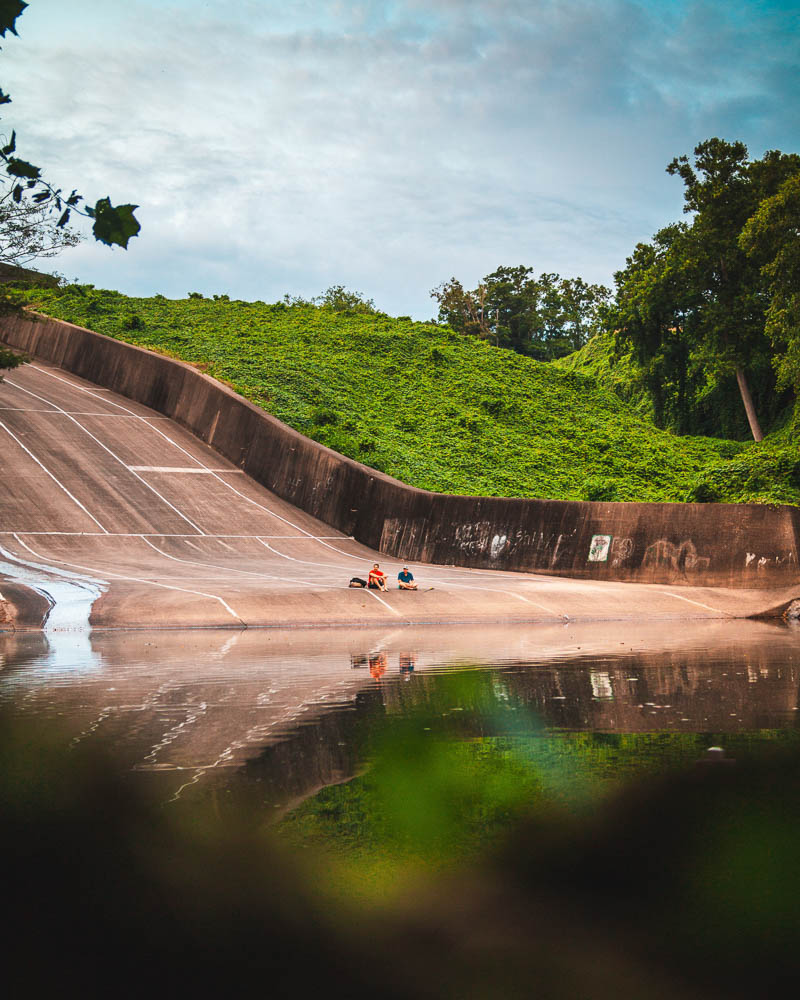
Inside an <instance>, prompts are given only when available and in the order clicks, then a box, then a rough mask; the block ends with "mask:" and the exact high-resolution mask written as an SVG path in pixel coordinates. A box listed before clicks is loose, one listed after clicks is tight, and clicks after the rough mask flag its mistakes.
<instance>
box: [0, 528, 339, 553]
mask: <svg viewBox="0 0 800 1000" xmlns="http://www.w3.org/2000/svg"><path fill="white" fill-rule="evenodd" d="M0 535H26V536H27V535H56V536H63V537H65V538H73V537H74V538H83V537H88V538H102V537H105V536H106V535H107V536H108V537H109V538H197V535H188V534H186V533H183V534H180V533H175V532H172V533H170V532H160V531H103V532H99V531H20V530H16V531H13V530H11V531H0ZM202 537H203V538H245V539H248V540H251V541H252V539H260V538H280V539H283V540H284V541H293V542H309V541H312V542H316V541H318V540H319V539H320V538H332V539H339V538H341V537H342V536H341V535H311V536H309V537H308V538H305V537H303V536H302V535H203V536H202ZM231 551H235V549H232V550H231Z"/></svg>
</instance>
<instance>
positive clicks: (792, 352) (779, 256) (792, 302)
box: [739, 172, 800, 392]
mask: <svg viewBox="0 0 800 1000" xmlns="http://www.w3.org/2000/svg"><path fill="white" fill-rule="evenodd" d="M739 244H740V246H741V247H742V249H743V250H744V251H745V252H746V253H747V254H748V255H749V256H751V257H753V258H755V260H757V261H758V262H760V264H761V274H762V276H763V278H764V279H765V281H766V282H767V287H768V289H769V305H768V307H767V314H766V319H767V324H766V332H767V335H768V336H769V338H770V341H771V342H772V347H773V349H774V351H775V369H776V372H777V375H778V385H779V387H781V388H785V387H787V386H791V387H793V388H794V390H795V392H797V391H798V390H800V172H798V173H796V174H794V175H793V176H792V177H790V178H789V179H788V180H787V181H785V182H784V183H783V184H782V185H781V187H780V188H779V190H778V191H777V193H776V194H774V195H773V196H772V197H771V198H767V199H765V200H764V201H762V202H761V204H760V205H759V207H758V210H757V211H756V212H755V214H754V215H753V216H752V218H751V219H750V220H749V221H748V222H747V224H746V225H745V227H744V229H743V230H742V233H741V235H740V237H739Z"/></svg>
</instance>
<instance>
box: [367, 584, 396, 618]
mask: <svg viewBox="0 0 800 1000" xmlns="http://www.w3.org/2000/svg"><path fill="white" fill-rule="evenodd" d="M366 592H367V593H368V594H369V596H370V597H374V598H375V600H376V601H380V602H381V604H382V605H383V606H384V607H385V608H388V609H389V610H390V611H391V612H392V614H393V615H397V617H398V618H402V617H403V616H402V615H401V614H400V612H399V611H396V610H395V609H394V608H393V607H392V606H391V604H389V603H388V602H387V601H384V599H383V598H382V597H378V595H377V594H376V593H375V591H374V590H367V591H366Z"/></svg>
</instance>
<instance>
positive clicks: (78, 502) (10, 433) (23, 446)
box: [0, 420, 108, 535]
mask: <svg viewBox="0 0 800 1000" xmlns="http://www.w3.org/2000/svg"><path fill="white" fill-rule="evenodd" d="M0 427H2V428H3V430H4V431H5V432H6V433H7V434H9V435H10V436H11V437H12V438H13V439H14V440H15V441H16V442H17V444H18V445H19V446H20V448H22V450H23V451H25V452H27V454H28V455H30V457H31V458H32V459H33V460H34V462H36V464H37V465H38V466H39V468H40V469H42V470H43V471H44V472H46V473H47V475H48V476H49V477H50V478H51V479H52V480H53V482H54V483H55V484H56V486H58V487H59V489H61V490H63V491H64V492H65V493H66V494H67V496H68V497H69V498H70V500H72V501H73V503H76V504H77V505H78V506H79V507H80V509H81V510H82V511H83V512H84V514H86V516H87V517H89V518H91V520H92V521H94V523H95V524H96V525H97V527H98V528H99V529H100V530H101V531H102V532H103V534H104V535H107V534H108V531H106V529H105V528H104V527H103V525H102V524H101V523H100V522H99V521H98V520H97V518H96V517H95V516H94V514H90V513H89V511H88V510H87V509H86V508H85V507H84V506H83V504H82V503H81V502H80V500H79V499H78V498H77V497H76V496H73V495H72V493H70V491H69V490H68V489H67V487H66V486H65V485H64V484H63V483H62V482H61V481H60V480H59V479H56V477H55V476H54V475H53V473H52V472H51V471H50V470H49V469H48V468H47V467H46V466H45V465H44V464H43V463H42V462H40V461H39V459H38V458H37V457H36V456H35V455H34V454H33V452H32V451H31V450H30V448H28V447H26V446H25V445H24V444H23V443H22V441H20V439H19V438H18V437H17V435H16V434H15V433H14V432H13V431H12V430H11V429H10V428H9V427H6V425H5V424H4V423H3V422H2V420H0Z"/></svg>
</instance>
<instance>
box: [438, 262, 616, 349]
mask: <svg viewBox="0 0 800 1000" xmlns="http://www.w3.org/2000/svg"><path fill="white" fill-rule="evenodd" d="M608 295H609V293H608V289H606V288H604V287H603V286H602V285H590V284H587V283H586V282H585V281H583V280H582V279H581V278H561V277H560V276H559V275H558V274H547V273H543V274H541V275H540V276H539V277H538V278H537V277H535V274H534V271H533V268H531V267H525V266H524V265H521V264H520V265H517V266H515V267H498V268H497V269H496V270H495V271H493V272H492V273H491V274H488V275H486V277H485V278H484V279H483V281H481V283H480V284H479V285H478V286H477V288H475V289H472V290H467V289H465V288H464V286H463V285H462V284H461V282H460V281H459V280H458V279H457V278H451V279H450V281H446V282H443V283H442V284H441V285H439V286H437V287H436V288H434V289H433V290H432V291H431V297H432V298H434V299H436V301H437V302H438V303H439V321H440V322H443V323H448V324H449V325H450V326H451V327H452V328H453V329H454V330H456V331H458V332H459V333H463V334H465V335H468V336H474V337H478V338H480V339H482V340H488V341H490V342H491V343H493V344H495V345H496V346H498V347H506V348H510V349H511V350H514V351H517V352H518V353H519V354H524V355H527V356H528V357H534V358H538V359H539V360H542V361H549V360H552V359H553V358H557V357H561V356H563V355H565V354H570V353H571V352H572V351H575V350H577V349H578V348H579V347H581V346H582V345H583V344H585V343H586V341H587V340H588V339H589V337H590V336H591V335H592V334H593V333H594V332H595V331H596V329H597V327H598V323H599V316H600V310H601V307H602V306H603V304H604V303H605V302H606V300H607V299H608Z"/></svg>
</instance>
